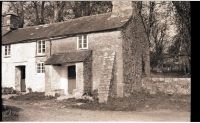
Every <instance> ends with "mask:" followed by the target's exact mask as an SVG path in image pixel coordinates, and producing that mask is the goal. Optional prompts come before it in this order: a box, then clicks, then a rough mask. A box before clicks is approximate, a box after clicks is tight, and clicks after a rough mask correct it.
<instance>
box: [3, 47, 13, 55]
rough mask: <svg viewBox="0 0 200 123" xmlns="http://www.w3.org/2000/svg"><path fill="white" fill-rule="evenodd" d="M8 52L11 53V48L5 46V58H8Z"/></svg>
mask: <svg viewBox="0 0 200 123" xmlns="http://www.w3.org/2000/svg"><path fill="white" fill-rule="evenodd" d="M10 51H11V46H10V45H6V46H5V54H4V55H5V56H10Z"/></svg>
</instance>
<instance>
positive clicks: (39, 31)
mask: <svg viewBox="0 0 200 123" xmlns="http://www.w3.org/2000/svg"><path fill="white" fill-rule="evenodd" d="M110 16H111V13H105V14H99V15H93V16H85V17H80V18H76V19H71V20H68V21H64V22H59V23H53V24H45V25H39V26H32V27H26V28H19V29H17V30H13V31H11V32H9V33H7V34H6V35H4V36H3V38H2V44H11V43H19V42H26V41H30V40H36V39H45V38H53V37H62V36H66V35H73V34H81V33H89V32H97V31H105V30H110V29H117V28H120V27H122V26H123V25H124V24H125V23H126V22H127V21H128V20H129V17H123V18H122V17H112V18H111V17H110Z"/></svg>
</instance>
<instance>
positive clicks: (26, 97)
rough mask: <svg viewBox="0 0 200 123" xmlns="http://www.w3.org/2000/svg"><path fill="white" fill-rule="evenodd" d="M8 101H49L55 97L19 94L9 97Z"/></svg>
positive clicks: (43, 94) (39, 94)
mask: <svg viewBox="0 0 200 123" xmlns="http://www.w3.org/2000/svg"><path fill="white" fill-rule="evenodd" d="M9 99H12V100H19V101H23V100H50V99H55V97H52V96H45V93H44V92H32V93H27V94H23V95H22V94H21V95H17V96H11V97H10V98H9Z"/></svg>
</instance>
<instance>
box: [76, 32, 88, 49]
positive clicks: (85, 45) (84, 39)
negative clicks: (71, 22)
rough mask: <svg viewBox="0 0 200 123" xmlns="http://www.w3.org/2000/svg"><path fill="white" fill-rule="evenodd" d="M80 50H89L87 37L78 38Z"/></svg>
mask: <svg viewBox="0 0 200 123" xmlns="http://www.w3.org/2000/svg"><path fill="white" fill-rule="evenodd" d="M78 49H88V37H87V35H79V36H78Z"/></svg>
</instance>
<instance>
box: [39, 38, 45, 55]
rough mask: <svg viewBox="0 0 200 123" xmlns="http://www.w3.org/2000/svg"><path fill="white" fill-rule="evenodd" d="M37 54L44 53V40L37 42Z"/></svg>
mask: <svg viewBox="0 0 200 123" xmlns="http://www.w3.org/2000/svg"><path fill="white" fill-rule="evenodd" d="M37 54H38V55H44V54H45V41H38V42H37Z"/></svg>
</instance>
